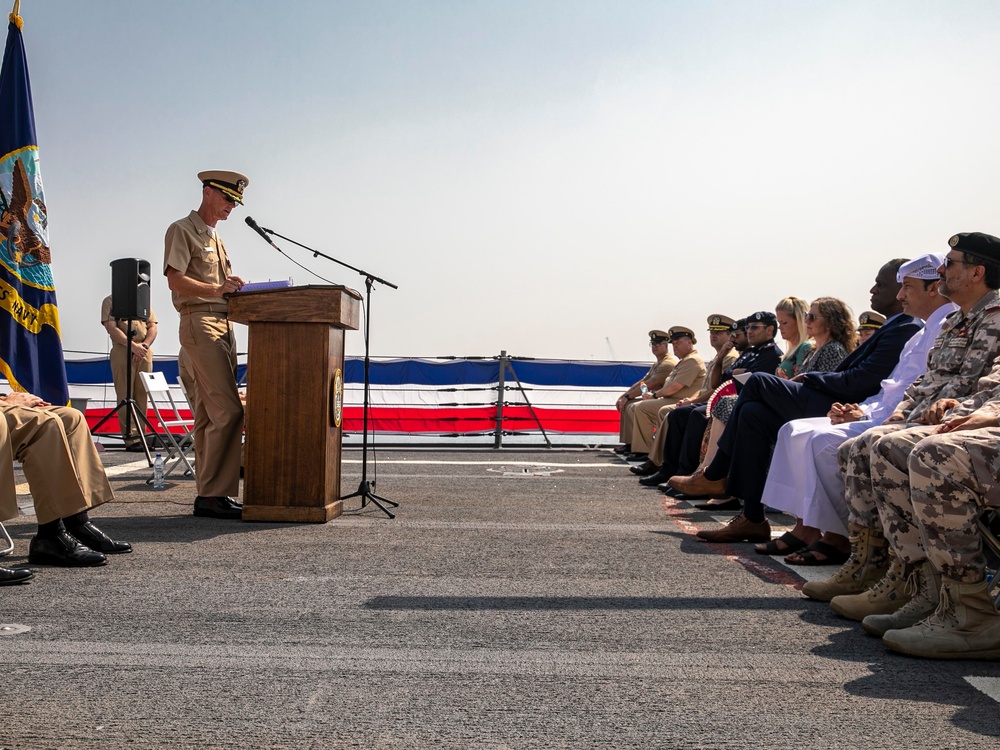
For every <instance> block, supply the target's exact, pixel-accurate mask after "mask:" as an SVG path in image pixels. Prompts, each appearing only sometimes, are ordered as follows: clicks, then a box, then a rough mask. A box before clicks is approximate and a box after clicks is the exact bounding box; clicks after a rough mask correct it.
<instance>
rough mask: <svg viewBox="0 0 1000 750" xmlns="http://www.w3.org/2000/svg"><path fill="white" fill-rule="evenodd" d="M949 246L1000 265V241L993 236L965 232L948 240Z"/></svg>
mask: <svg viewBox="0 0 1000 750" xmlns="http://www.w3.org/2000/svg"><path fill="white" fill-rule="evenodd" d="M948 244H949V245H951V246H952V247H953V248H955V249H956V250H961V251H962V252H963V253H969V254H970V255H975V256H978V257H980V258H985V259H986V260H992V261H994V262H996V263H1000V239H997V238H996V237H994V236H993V235H992V234H983V233H982V232H963V233H962V234H956V235H955V236H954V237H952V238H951V239H950V240H948Z"/></svg>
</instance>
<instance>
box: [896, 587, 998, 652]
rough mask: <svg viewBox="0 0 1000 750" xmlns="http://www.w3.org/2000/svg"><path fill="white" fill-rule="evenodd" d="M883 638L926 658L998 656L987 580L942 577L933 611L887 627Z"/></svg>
mask: <svg viewBox="0 0 1000 750" xmlns="http://www.w3.org/2000/svg"><path fill="white" fill-rule="evenodd" d="M882 641H883V642H884V643H885V645H887V646H888V647H889V648H891V649H892V650H893V651H899V652H900V653H903V654H910V655H911V656H922V657H924V658H925V659H1000V613H998V612H997V610H996V607H995V606H993V600H992V599H991V598H990V594H989V592H988V591H987V590H986V581H980V582H979V583H961V582H959V581H953V580H950V579H948V578H943V579H942V584H941V600H940V602H938V606H937V609H936V610H934V614H932V615H931V616H930V617H928V618H927V619H926V620H922V621H921V622H918V623H917V624H916V625H914V626H912V627H909V628H906V629H905V630H889V631H886V634H885V635H884V636H882Z"/></svg>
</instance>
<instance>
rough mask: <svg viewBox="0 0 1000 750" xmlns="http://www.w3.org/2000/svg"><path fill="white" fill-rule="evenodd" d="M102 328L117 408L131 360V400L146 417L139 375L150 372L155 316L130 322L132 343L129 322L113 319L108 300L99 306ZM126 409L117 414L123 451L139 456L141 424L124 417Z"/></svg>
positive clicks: (144, 394) (151, 314) (124, 391)
mask: <svg viewBox="0 0 1000 750" xmlns="http://www.w3.org/2000/svg"><path fill="white" fill-rule="evenodd" d="M101 325H103V326H104V327H105V328H106V329H107V331H108V336H109V337H110V338H111V355H110V358H111V377H112V378H113V379H114V381H115V396H116V398H117V399H118V403H119V404H120V403H121V402H122V401H124V400H125V398H126V396H127V393H126V386H127V385H128V384H127V383H126V382H125V381H126V380H128V366H127V362H126V359H127V358H128V356H129V353H131V356H132V400H134V401H135V407H136V410H137V411H138V412H139V414H140V415H142V416H146V389H145V388H144V387H143V385H142V378H141V377H140V376H139V373H140V372H152V371H153V350H152V349H151V348H150V347H151V346H152V345H153V342H154V341H155V340H156V316H155V315H154V314H153V311H152V309H150V311H149V319H148V320H133V321H132V331H133V332H134V336H133V337H132V339H131V341H130V340H129V335H128V320H127V319H123V318H119V317H116V316H115V313H114V311H113V310H112V309H111V296H110V295H109V296H107V297H105V298H104V302H102V303H101ZM126 415H127V411H126V410H125V409H121V410H120V411H119V412H118V424H119V426H120V427H121V431H122V440H123V441H124V443H125V450H127V451H133V452H139V453H141V452H142V437H141V436H142V432H143V430H142V424H136V423H135V418H134V417H132V416H131V415H127V416H126Z"/></svg>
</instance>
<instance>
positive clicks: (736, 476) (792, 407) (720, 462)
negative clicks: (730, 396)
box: [667, 372, 834, 522]
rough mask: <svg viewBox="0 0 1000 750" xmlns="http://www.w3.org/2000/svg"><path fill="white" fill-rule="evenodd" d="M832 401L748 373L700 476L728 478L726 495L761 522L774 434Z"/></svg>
mask: <svg viewBox="0 0 1000 750" xmlns="http://www.w3.org/2000/svg"><path fill="white" fill-rule="evenodd" d="M833 402H834V399H833V398H831V397H830V396H826V395H824V394H822V393H820V392H819V391H817V390H814V389H812V388H807V387H805V386H804V385H802V384H801V383H795V382H793V381H791V380H784V379H782V378H779V377H778V376H776V375H768V374H765V373H759V372H757V373H754V374H753V375H751V376H750V379H749V380H748V381H747V382H746V383H745V384H744V385H743V388H741V389H740V397H739V398H738V399H737V400H736V406H735V407H734V408H733V413H732V415H731V416H730V417H729V422H727V423H726V429H725V430H724V431H723V433H722V437H721V438H719V452H718V453H717V454H716V455H715V458H714V459H712V463H711V464H710V465H709V466H708V467H707V468H706V470H705V476H706V477H708V478H711V479H720V478H722V477H724V476H727V475H728V477H729V481H728V482H727V483H726V491H727V492H728V493H729V494H730V495H732V496H734V497H738V498H740V499H741V500H742V501H743V512H744V514H745V515H746V517H747V518H748V519H749V520H751V521H755V522H760V521H763V520H764V507H763V505H762V504H761V497H762V496H763V494H764V484H765V483H766V482H767V470H768V467H769V466H770V464H771V449H772V448H773V447H774V443H775V441H776V440H777V439H778V430H780V429H781V426H782V425H783V424H785V422H790V421H791V420H793V419H805V418H806V417H821V416H823V415H824V414H826V413H827V412H829V411H830V407H831V406H832V405H833ZM667 437H668V439H669V437H670V435H669V433H668V435H667Z"/></svg>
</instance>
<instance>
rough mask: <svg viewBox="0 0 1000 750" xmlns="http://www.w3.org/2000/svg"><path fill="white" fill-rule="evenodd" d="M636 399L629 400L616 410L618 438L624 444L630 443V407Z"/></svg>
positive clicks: (635, 402) (634, 403) (633, 406)
mask: <svg viewBox="0 0 1000 750" xmlns="http://www.w3.org/2000/svg"><path fill="white" fill-rule="evenodd" d="M638 403H639V402H638V401H629V402H628V403H627V404H625V408H624V409H622V410H621V411H620V412H618V440H619V441H620V442H622V443H624V444H625V445H631V444H632V409H634V408H635V405H636V404H638Z"/></svg>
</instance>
